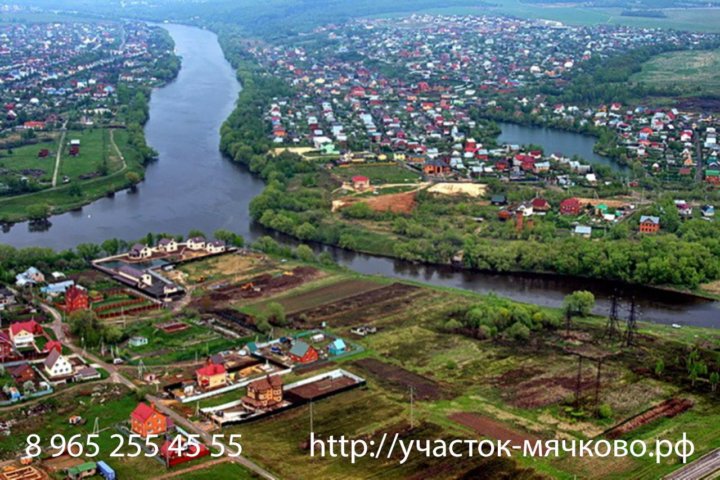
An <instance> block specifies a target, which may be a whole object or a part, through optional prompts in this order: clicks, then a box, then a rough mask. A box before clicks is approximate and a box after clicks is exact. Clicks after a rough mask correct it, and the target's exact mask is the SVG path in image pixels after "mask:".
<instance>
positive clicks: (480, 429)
mask: <svg viewBox="0 0 720 480" xmlns="http://www.w3.org/2000/svg"><path fill="white" fill-rule="evenodd" d="M448 418H450V420H452V421H453V422H457V423H459V424H460V425H464V426H466V427H470V428H472V429H473V430H474V431H476V432H477V433H479V434H480V435H482V436H484V437H488V438H494V439H497V440H503V441H509V442H511V443H510V444H511V445H512V446H516V445H517V446H518V447H521V448H522V446H523V442H525V441H528V442H534V441H536V440H538V438H537V437H535V436H534V435H529V434H526V433H520V432H517V431H515V430H513V429H511V428H508V427H507V426H505V425H504V424H503V423H501V422H498V421H495V420H492V419H490V418H488V417H485V416H483V415H477V414H475V413H468V412H457V413H453V414H452V415H450V416H449V417H448Z"/></svg>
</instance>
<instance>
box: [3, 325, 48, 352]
mask: <svg viewBox="0 0 720 480" xmlns="http://www.w3.org/2000/svg"><path fill="white" fill-rule="evenodd" d="M42 333H43V329H42V327H41V326H40V325H39V324H38V323H37V322H36V321H35V320H30V321H28V322H18V323H13V324H12V325H10V340H12V342H13V345H15V348H25V347H29V346H31V345H33V344H34V343H35V335H40V334H42Z"/></svg>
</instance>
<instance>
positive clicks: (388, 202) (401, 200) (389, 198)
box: [332, 191, 416, 213]
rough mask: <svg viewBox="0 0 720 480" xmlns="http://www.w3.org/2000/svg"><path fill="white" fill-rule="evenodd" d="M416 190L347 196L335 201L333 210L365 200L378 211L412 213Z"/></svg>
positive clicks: (364, 201)
mask: <svg viewBox="0 0 720 480" xmlns="http://www.w3.org/2000/svg"><path fill="white" fill-rule="evenodd" d="M415 194H416V192H414V191H413V192H404V193H391V194H388V195H378V196H376V197H363V198H354V197H346V198H341V199H340V200H335V201H334V202H333V208H332V210H333V211H337V210H340V209H342V208H344V207H348V206H350V205H352V204H354V203H358V202H363V203H366V204H367V205H368V206H369V207H370V208H372V209H373V210H375V211H376V212H388V211H389V212H393V213H410V212H412V211H413V209H414V208H415Z"/></svg>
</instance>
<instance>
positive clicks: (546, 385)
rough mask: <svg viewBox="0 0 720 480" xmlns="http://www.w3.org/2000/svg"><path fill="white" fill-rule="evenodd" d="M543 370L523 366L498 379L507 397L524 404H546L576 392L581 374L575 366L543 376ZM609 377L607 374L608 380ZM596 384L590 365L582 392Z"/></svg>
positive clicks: (530, 406) (496, 380) (586, 369)
mask: <svg viewBox="0 0 720 480" xmlns="http://www.w3.org/2000/svg"><path fill="white" fill-rule="evenodd" d="M543 373H544V372H543V371H541V370H539V369H524V368H519V369H516V370H510V371H509V372H506V373H504V374H503V375H500V376H499V377H497V378H496V379H495V383H496V384H497V385H498V386H499V387H500V388H501V390H502V396H503V398H505V399H506V400H507V401H508V403H510V404H511V405H513V406H515V407H520V408H539V407H546V406H548V405H554V404H557V403H560V402H562V401H563V400H565V399H566V398H568V397H569V396H572V395H574V393H575V387H576V384H577V377H576V376H575V370H574V369H573V368H571V369H570V370H569V371H568V372H567V373H566V374H564V375H558V374H553V375H545V376H543ZM606 377H607V376H606ZM609 380H610V379H609V378H605V379H604V382H608V381H609ZM594 385H595V376H594V374H593V372H592V371H591V369H590V368H585V369H584V370H583V375H582V379H581V382H580V392H581V394H583V393H585V392H587V391H590V390H591V389H592V388H593V387H594Z"/></svg>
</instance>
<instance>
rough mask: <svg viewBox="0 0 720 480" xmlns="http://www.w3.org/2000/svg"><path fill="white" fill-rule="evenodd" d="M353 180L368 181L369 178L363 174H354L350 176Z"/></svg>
mask: <svg viewBox="0 0 720 480" xmlns="http://www.w3.org/2000/svg"><path fill="white" fill-rule="evenodd" d="M352 181H353V182H369V181H370V179H369V178H368V177H366V176H364V175H355V176H354V177H352Z"/></svg>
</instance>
